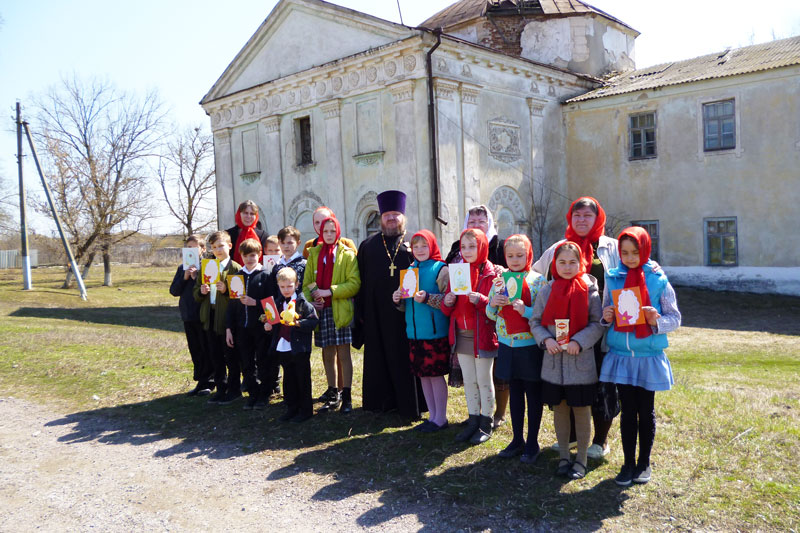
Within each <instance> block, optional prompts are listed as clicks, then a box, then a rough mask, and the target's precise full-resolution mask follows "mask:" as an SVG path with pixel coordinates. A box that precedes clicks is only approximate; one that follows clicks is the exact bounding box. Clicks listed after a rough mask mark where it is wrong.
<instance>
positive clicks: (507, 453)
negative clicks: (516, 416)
mask: <svg viewBox="0 0 800 533" xmlns="http://www.w3.org/2000/svg"><path fill="white" fill-rule="evenodd" d="M524 448H525V445H524V444H522V443H517V442H514V441H511V443H510V444H509V445H508V446H506V447H505V448H503V449H502V450H500V453H498V454H497V456H498V457H503V458H505V459H509V458H511V457H516V456H517V455H520V454H521V453H522V450H523V449H524Z"/></svg>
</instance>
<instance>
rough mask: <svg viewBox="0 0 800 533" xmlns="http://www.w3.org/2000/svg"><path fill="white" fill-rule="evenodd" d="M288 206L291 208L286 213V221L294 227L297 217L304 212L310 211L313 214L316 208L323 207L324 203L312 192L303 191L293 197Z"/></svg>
mask: <svg viewBox="0 0 800 533" xmlns="http://www.w3.org/2000/svg"><path fill="white" fill-rule="evenodd" d="M290 205H291V207H290V208H289V210H288V211H287V212H286V216H287V219H288V220H291V221H292V222H291V223H292V225H296V224H297V217H298V216H300V215H301V214H302V213H304V212H305V211H311V212H312V213H313V212H314V210H315V209H316V208H318V207H319V206H321V205H325V202H323V201H322V198H320V197H319V196H317V195H316V194H314V193H313V192H311V191H303V192H301V193H300V194H298V195H297V196H295V197H294V199H293V200H292V201H291V204H290Z"/></svg>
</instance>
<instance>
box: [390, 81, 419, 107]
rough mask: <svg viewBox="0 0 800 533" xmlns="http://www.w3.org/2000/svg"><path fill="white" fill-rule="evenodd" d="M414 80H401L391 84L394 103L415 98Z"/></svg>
mask: <svg viewBox="0 0 800 533" xmlns="http://www.w3.org/2000/svg"><path fill="white" fill-rule="evenodd" d="M414 85H415V83H414V80H406V81H401V82H400V83H395V84H394V85H390V86H389V92H391V93H392V98H393V99H394V103H399V102H406V101H408V100H413V99H414Z"/></svg>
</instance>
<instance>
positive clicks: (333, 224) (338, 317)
mask: <svg viewBox="0 0 800 533" xmlns="http://www.w3.org/2000/svg"><path fill="white" fill-rule="evenodd" d="M320 235H321V237H322V242H321V243H320V244H318V245H316V246H314V247H313V248H311V249H310V250H309V254H308V263H307V264H306V273H305V275H304V276H303V295H304V296H305V298H306V299H307V300H308V301H309V302H312V305H313V306H314V307H315V308H316V309H317V313H318V314H319V326H318V328H317V330H316V332H315V334H314V341H315V344H316V345H317V346H319V347H320V348H322V362H323V364H324V366H325V376H326V377H327V380H328V391H326V395H327V396H328V397H329V398H330V399H329V400H328V401H327V402H326V403H325V405H323V407H322V410H324V411H332V410H335V409H337V408H340V406H341V411H342V412H343V413H349V412H350V411H352V410H353V402H352V396H351V388H352V386H353V360H352V358H351V357H350V343H351V342H352V340H353V337H352V333H351V330H350V324H351V323H352V322H353V297H354V296H355V295H356V294H358V290H359V289H360V288H361V276H360V274H359V271H358V261H357V260H356V254H355V252H354V251H353V250H351V249H350V248H348V247H347V246H344V245H343V244H342V243H341V236H342V230H341V228H340V227H339V221H338V220H337V219H336V217H329V218H326V219H325V220H324V221H323V222H322V226H321V231H320ZM337 355H338V357H339V360H340V361H341V363H342V384H343V387H342V391H341V393H340V392H339V391H338V389H337V388H336V357H337Z"/></svg>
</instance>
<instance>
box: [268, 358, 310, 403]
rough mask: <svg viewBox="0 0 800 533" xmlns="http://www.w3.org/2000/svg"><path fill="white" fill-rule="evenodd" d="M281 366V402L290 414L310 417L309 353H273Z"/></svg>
mask: <svg viewBox="0 0 800 533" xmlns="http://www.w3.org/2000/svg"><path fill="white" fill-rule="evenodd" d="M275 354H276V355H277V356H278V358H279V359H280V362H281V366H283V401H284V402H286V407H287V409H288V411H289V412H290V413H294V414H301V415H304V416H311V415H312V414H313V400H312V398H311V352H301V353H291V352H275Z"/></svg>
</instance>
